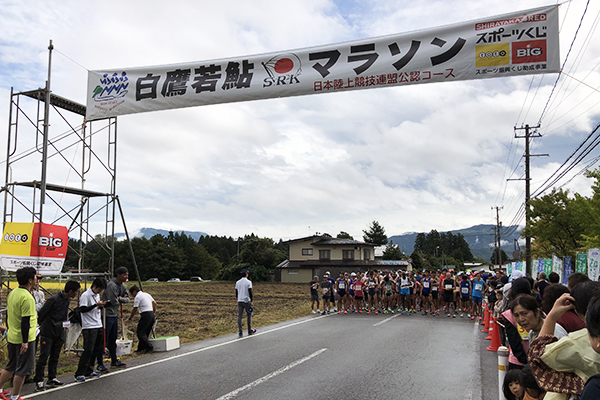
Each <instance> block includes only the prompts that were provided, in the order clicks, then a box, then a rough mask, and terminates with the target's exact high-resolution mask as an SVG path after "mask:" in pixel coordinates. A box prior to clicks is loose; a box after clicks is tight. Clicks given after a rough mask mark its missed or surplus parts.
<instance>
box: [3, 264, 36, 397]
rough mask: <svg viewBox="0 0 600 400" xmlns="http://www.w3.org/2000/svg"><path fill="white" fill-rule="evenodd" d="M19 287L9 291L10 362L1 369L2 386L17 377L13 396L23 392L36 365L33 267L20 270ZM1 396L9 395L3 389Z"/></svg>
mask: <svg viewBox="0 0 600 400" xmlns="http://www.w3.org/2000/svg"><path fill="white" fill-rule="evenodd" d="M16 275H17V281H18V282H19V287H18V288H16V289H14V290H13V291H11V292H10V293H9V295H8V299H7V304H6V309H7V310H6V312H7V314H8V317H7V324H8V335H7V338H6V339H7V342H8V345H7V347H8V364H7V365H6V367H5V368H4V369H3V370H2V371H0V388H2V387H4V384H5V383H6V382H8V381H9V379H10V378H12V377H13V375H14V379H13V390H12V393H11V396H12V398H15V399H18V398H19V395H20V394H21V389H22V387H23V382H24V381H25V376H27V375H31V374H32V373H33V367H34V365H35V327H36V326H37V312H36V311H35V300H34V298H33V295H32V294H31V290H32V289H33V287H34V286H35V284H36V282H37V276H36V271H35V269H34V268H32V267H23V268H20V269H18V270H17V273H16ZM0 399H5V400H6V397H4V394H1V393H0Z"/></svg>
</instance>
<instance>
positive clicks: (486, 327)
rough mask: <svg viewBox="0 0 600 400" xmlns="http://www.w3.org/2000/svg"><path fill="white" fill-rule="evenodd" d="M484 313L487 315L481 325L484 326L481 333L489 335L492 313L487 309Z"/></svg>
mask: <svg viewBox="0 0 600 400" xmlns="http://www.w3.org/2000/svg"><path fill="white" fill-rule="evenodd" d="M484 313H485V315H484V317H483V322H482V323H481V325H484V327H483V329H482V330H481V332H483V333H488V332H489V331H490V312H489V310H488V309H487V308H486V309H485V311H484Z"/></svg>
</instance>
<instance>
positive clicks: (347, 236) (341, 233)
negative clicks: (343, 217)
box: [336, 231, 354, 240]
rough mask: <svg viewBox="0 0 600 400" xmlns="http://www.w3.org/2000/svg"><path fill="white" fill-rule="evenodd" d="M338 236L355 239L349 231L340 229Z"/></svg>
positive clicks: (339, 237)
mask: <svg viewBox="0 0 600 400" xmlns="http://www.w3.org/2000/svg"><path fill="white" fill-rule="evenodd" d="M336 237H337V238H338V239H350V240H354V238H353V237H352V236H351V235H350V234H349V233H348V232H344V231H340V233H338V234H337V236H336Z"/></svg>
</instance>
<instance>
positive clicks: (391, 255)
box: [382, 241, 406, 260]
mask: <svg viewBox="0 0 600 400" xmlns="http://www.w3.org/2000/svg"><path fill="white" fill-rule="evenodd" d="M405 257H406V256H405V255H404V253H402V251H400V248H399V247H398V245H396V244H394V243H393V242H392V241H390V242H389V243H388V244H387V246H385V250H384V251H383V257H382V258H383V259H384V260H402V259H403V258H405Z"/></svg>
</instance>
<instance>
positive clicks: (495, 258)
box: [490, 247, 508, 265]
mask: <svg viewBox="0 0 600 400" xmlns="http://www.w3.org/2000/svg"><path fill="white" fill-rule="evenodd" d="M498 250H500V252H498ZM498 253H499V254H498ZM490 261H491V263H492V264H493V265H504V264H506V262H507V261H508V256H507V255H506V253H505V252H504V250H503V249H502V248H501V247H500V248H499V247H495V248H494V251H493V252H492V257H491V258H490Z"/></svg>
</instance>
